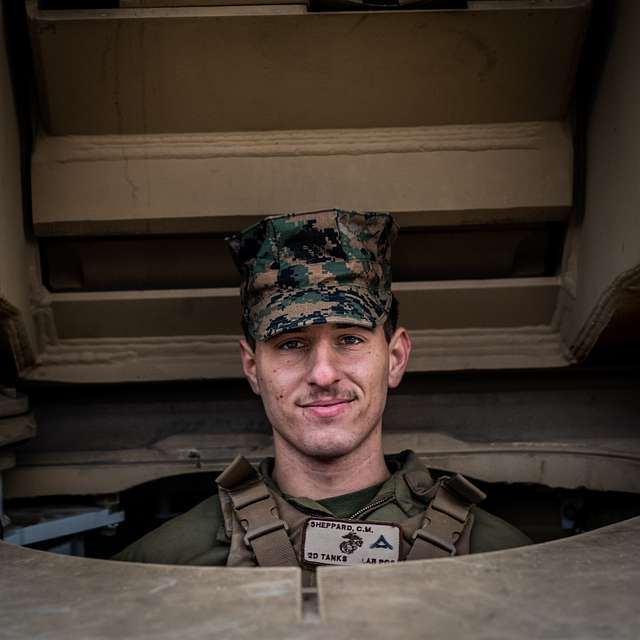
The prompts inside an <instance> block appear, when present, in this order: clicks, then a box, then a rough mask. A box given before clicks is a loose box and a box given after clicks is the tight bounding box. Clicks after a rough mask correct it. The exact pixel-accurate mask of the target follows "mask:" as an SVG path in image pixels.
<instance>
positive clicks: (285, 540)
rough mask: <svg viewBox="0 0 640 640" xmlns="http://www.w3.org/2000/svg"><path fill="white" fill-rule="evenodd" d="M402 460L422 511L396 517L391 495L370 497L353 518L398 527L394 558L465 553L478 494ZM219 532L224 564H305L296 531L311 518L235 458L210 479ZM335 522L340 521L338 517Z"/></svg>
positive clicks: (411, 458)
mask: <svg viewBox="0 0 640 640" xmlns="http://www.w3.org/2000/svg"><path fill="white" fill-rule="evenodd" d="M401 455H405V456H408V460H407V461H408V464H407V465H405V466H404V467H403V470H402V472H399V473H401V478H402V481H404V482H405V483H406V485H407V487H408V489H409V491H410V493H411V496H412V498H413V500H414V503H418V504H420V505H424V510H421V511H419V512H418V513H416V514H415V515H412V516H411V517H405V519H402V520H398V515H397V514H398V509H397V507H395V508H393V509H390V508H389V507H390V505H391V503H392V502H393V496H391V497H389V498H388V499H386V500H381V501H380V502H381V504H379V505H376V501H375V500H374V502H373V503H371V505H370V507H371V509H369V508H368V509H367V511H368V512H367V513H366V515H364V514H363V517H361V518H358V520H359V521H363V520H365V521H366V520H371V521H375V522H389V523H392V524H397V525H399V526H400V530H401V536H400V538H401V550H400V560H426V559H429V558H443V557H447V556H454V555H463V554H466V553H469V539H470V534H471V527H472V526H473V506H474V505H475V504H477V503H478V502H480V501H481V500H483V499H484V498H485V495H484V493H482V491H480V490H479V489H478V488H477V487H475V486H474V485H473V484H471V483H470V482H469V481H468V480H467V479H466V478H464V477H462V476H461V475H459V474H457V475H454V476H449V477H441V478H439V479H438V480H436V481H434V480H433V479H432V477H431V474H430V473H429V471H428V470H427V468H426V467H424V466H423V465H422V463H421V462H420V461H419V460H418V459H417V457H416V456H415V454H413V453H411V452H404V453H403V454H401ZM216 482H217V483H218V486H219V488H220V490H219V496H220V502H221V505H222V513H223V516H224V521H225V531H226V534H227V537H228V538H229V539H230V545H231V546H230V551H229V557H228V560H227V565H228V566H244V567H248V566H258V565H259V566H264V567H277V566H296V567H297V566H303V567H304V566H305V565H304V563H303V562H302V560H301V559H302V557H303V555H302V532H303V530H304V525H305V523H306V521H307V520H308V519H309V518H310V517H312V516H310V515H309V514H308V513H304V512H303V511H301V510H300V509H297V508H296V507H295V506H293V505H292V504H290V503H289V502H287V500H285V498H284V497H283V496H281V495H280V494H279V493H278V492H277V491H275V490H274V489H271V488H270V487H269V486H268V484H267V482H265V479H264V478H263V477H262V476H261V475H260V474H259V473H258V472H257V471H256V470H255V469H254V468H253V467H252V466H251V465H250V464H249V463H248V462H247V460H245V458H243V457H241V456H238V457H237V458H236V459H235V460H234V461H233V462H232V463H231V465H229V466H228V467H227V468H226V469H225V470H224V471H223V472H222V473H221V474H220V476H218V479H217V480H216ZM338 520H341V521H343V520H344V519H343V518H339V519H338Z"/></svg>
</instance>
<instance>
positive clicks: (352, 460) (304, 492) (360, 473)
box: [273, 432, 390, 500]
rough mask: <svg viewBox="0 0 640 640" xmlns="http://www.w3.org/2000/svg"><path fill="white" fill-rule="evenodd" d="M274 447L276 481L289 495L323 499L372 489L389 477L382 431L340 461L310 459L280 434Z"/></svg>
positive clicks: (339, 459)
mask: <svg viewBox="0 0 640 640" xmlns="http://www.w3.org/2000/svg"><path fill="white" fill-rule="evenodd" d="M274 445H275V467H274V471H273V478H274V480H275V481H276V483H277V484H278V487H279V488H280V490H281V491H283V492H284V493H286V494H288V495H290V496H297V497H304V498H310V499H311V500H323V499H325V498H332V497H334V496H340V495H344V494H347V493H353V492H354V491H360V490H361V489H366V488H367V487H372V486H373V485H376V484H380V483H382V482H384V481H385V480H387V479H388V478H389V476H390V474H389V470H388V469H387V465H386V464H385V461H384V455H383V450H382V440H381V436H380V433H379V432H378V433H374V434H372V437H371V438H369V439H368V440H367V442H365V443H363V445H362V446H361V447H359V448H358V449H357V450H356V451H353V452H351V453H349V454H347V455H345V456H341V457H339V458H329V459H318V458H313V457H310V456H307V455H305V454H303V453H301V452H300V451H297V450H296V449H294V448H293V447H292V446H291V445H290V444H289V443H288V442H286V441H284V440H283V439H282V438H279V437H278V436H277V435H275V438H274Z"/></svg>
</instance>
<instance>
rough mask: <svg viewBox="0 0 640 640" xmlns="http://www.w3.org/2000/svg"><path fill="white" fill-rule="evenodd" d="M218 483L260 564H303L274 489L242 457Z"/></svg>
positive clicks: (225, 471) (245, 541)
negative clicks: (270, 489) (294, 546)
mask: <svg viewBox="0 0 640 640" xmlns="http://www.w3.org/2000/svg"><path fill="white" fill-rule="evenodd" d="M216 483H217V484H218V486H219V487H220V490H221V491H223V492H224V493H225V494H226V495H227V496H228V497H229V499H230V501H231V504H232V506H233V511H234V513H235V515H236V516H237V518H238V521H239V522H240V525H241V526H242V528H243V529H244V532H245V535H244V543H245V544H246V545H247V546H250V547H251V548H252V549H253V552H254V553H255V556H256V560H257V562H258V564H259V565H260V566H263V567H298V566H300V565H299V564H298V560H297V558H296V554H295V551H294V549H293V546H292V545H291V542H290V541H289V536H288V535H287V529H288V527H287V523H286V522H285V521H284V520H282V519H281V518H280V515H279V513H278V507H277V505H276V503H275V500H274V499H273V496H272V495H271V492H270V491H269V489H268V488H267V485H266V484H265V482H264V480H262V478H261V477H260V476H259V475H258V472H257V471H256V470H255V469H254V468H253V467H252V466H251V465H250V464H249V462H247V460H246V459H245V458H244V457H243V456H237V457H236V459H235V460H234V461H233V462H232V463H231V464H230V465H229V466H228V467H227V468H226V469H225V470H224V471H223V472H222V473H221V474H220V475H219V476H218V478H217V479H216Z"/></svg>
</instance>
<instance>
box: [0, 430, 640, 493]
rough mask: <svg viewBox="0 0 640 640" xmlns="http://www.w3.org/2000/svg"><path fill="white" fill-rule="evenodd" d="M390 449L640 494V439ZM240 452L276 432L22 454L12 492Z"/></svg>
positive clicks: (482, 475)
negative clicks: (639, 441) (407, 450)
mask: <svg viewBox="0 0 640 640" xmlns="http://www.w3.org/2000/svg"><path fill="white" fill-rule="evenodd" d="M383 439H384V449H385V451H386V452H388V453H392V452H397V451H402V450H404V449H412V450H413V451H415V452H416V453H417V454H418V455H419V456H420V458H421V459H422V461H423V462H424V463H425V464H426V465H428V466H431V467H435V468H437V469H444V470H448V471H455V472H457V473H463V474H465V475H467V476H469V477H473V478H476V479H478V480H482V481H485V482H523V483H534V484H541V485H546V486H549V487H562V488H566V489H576V488H579V487H584V488H587V489H590V490H594V491H626V492H632V493H640V449H639V447H638V440H637V438H636V439H631V438H628V439H620V440H617V441H611V440H604V439H602V438H587V437H582V438H581V439H580V441H579V442H567V441H562V442H554V441H549V442H535V443H534V442H526V441H503V442H500V443H499V444H497V443H487V442H482V443H478V442H466V441H463V440H458V439H456V438H451V437H450V436H447V435H445V434H442V433H434V432H429V431H426V430H423V431H420V432H418V431H409V432H403V431H388V432H386V433H385V434H384V436H383ZM237 455H243V456H245V457H247V459H249V460H250V461H251V462H255V463H258V462H259V461H261V460H262V459H263V458H265V457H266V456H273V449H272V444H271V436H270V435H268V434H256V433H243V434H232V433H219V434H216V435H212V434H208V435H194V434H190V435H189V436H174V437H171V438H167V439H166V440H163V441H161V442H157V443H154V445H153V447H152V448H146V449H122V450H113V451H58V452H36V453H21V454H20V455H19V456H18V466H17V467H15V468H14V469H12V470H11V471H10V472H8V473H7V474H6V475H5V495H6V497H7V498H27V497H38V496H50V495H74V494H77V493H78V492H82V493H83V494H95V495H99V494H107V493H118V492H120V491H125V490H127V489H130V488H132V487H135V486H138V485H140V484H143V483H145V482H150V481H152V480H157V479H159V478H166V477H169V476H176V475H180V474H189V473H206V472H212V471H221V470H222V469H224V468H225V467H226V466H227V465H228V464H229V463H230V462H231V461H232V460H233V459H234V458H235V456H237Z"/></svg>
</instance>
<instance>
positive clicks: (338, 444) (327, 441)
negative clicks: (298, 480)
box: [300, 433, 360, 461]
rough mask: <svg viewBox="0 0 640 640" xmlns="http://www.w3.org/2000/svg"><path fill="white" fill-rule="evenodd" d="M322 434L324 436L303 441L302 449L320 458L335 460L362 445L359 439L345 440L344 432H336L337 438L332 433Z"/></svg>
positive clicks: (307, 453) (309, 454)
mask: <svg viewBox="0 0 640 640" xmlns="http://www.w3.org/2000/svg"><path fill="white" fill-rule="evenodd" d="M322 435H323V436H324V437H322V438H317V439H316V438H314V439H312V440H308V441H306V442H303V443H301V445H302V446H301V447H300V449H301V450H302V451H303V452H304V454H305V455H307V456H309V457H310V458H316V459H318V460H327V461H329V460H335V459H336V458H343V457H344V456H347V455H349V454H350V453H353V451H355V450H356V449H357V448H358V446H359V445H360V442H359V441H354V440H345V438H344V433H341V434H336V437H335V438H332V437H330V436H331V434H330V433H324V434H322ZM340 436H341V437H340Z"/></svg>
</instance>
